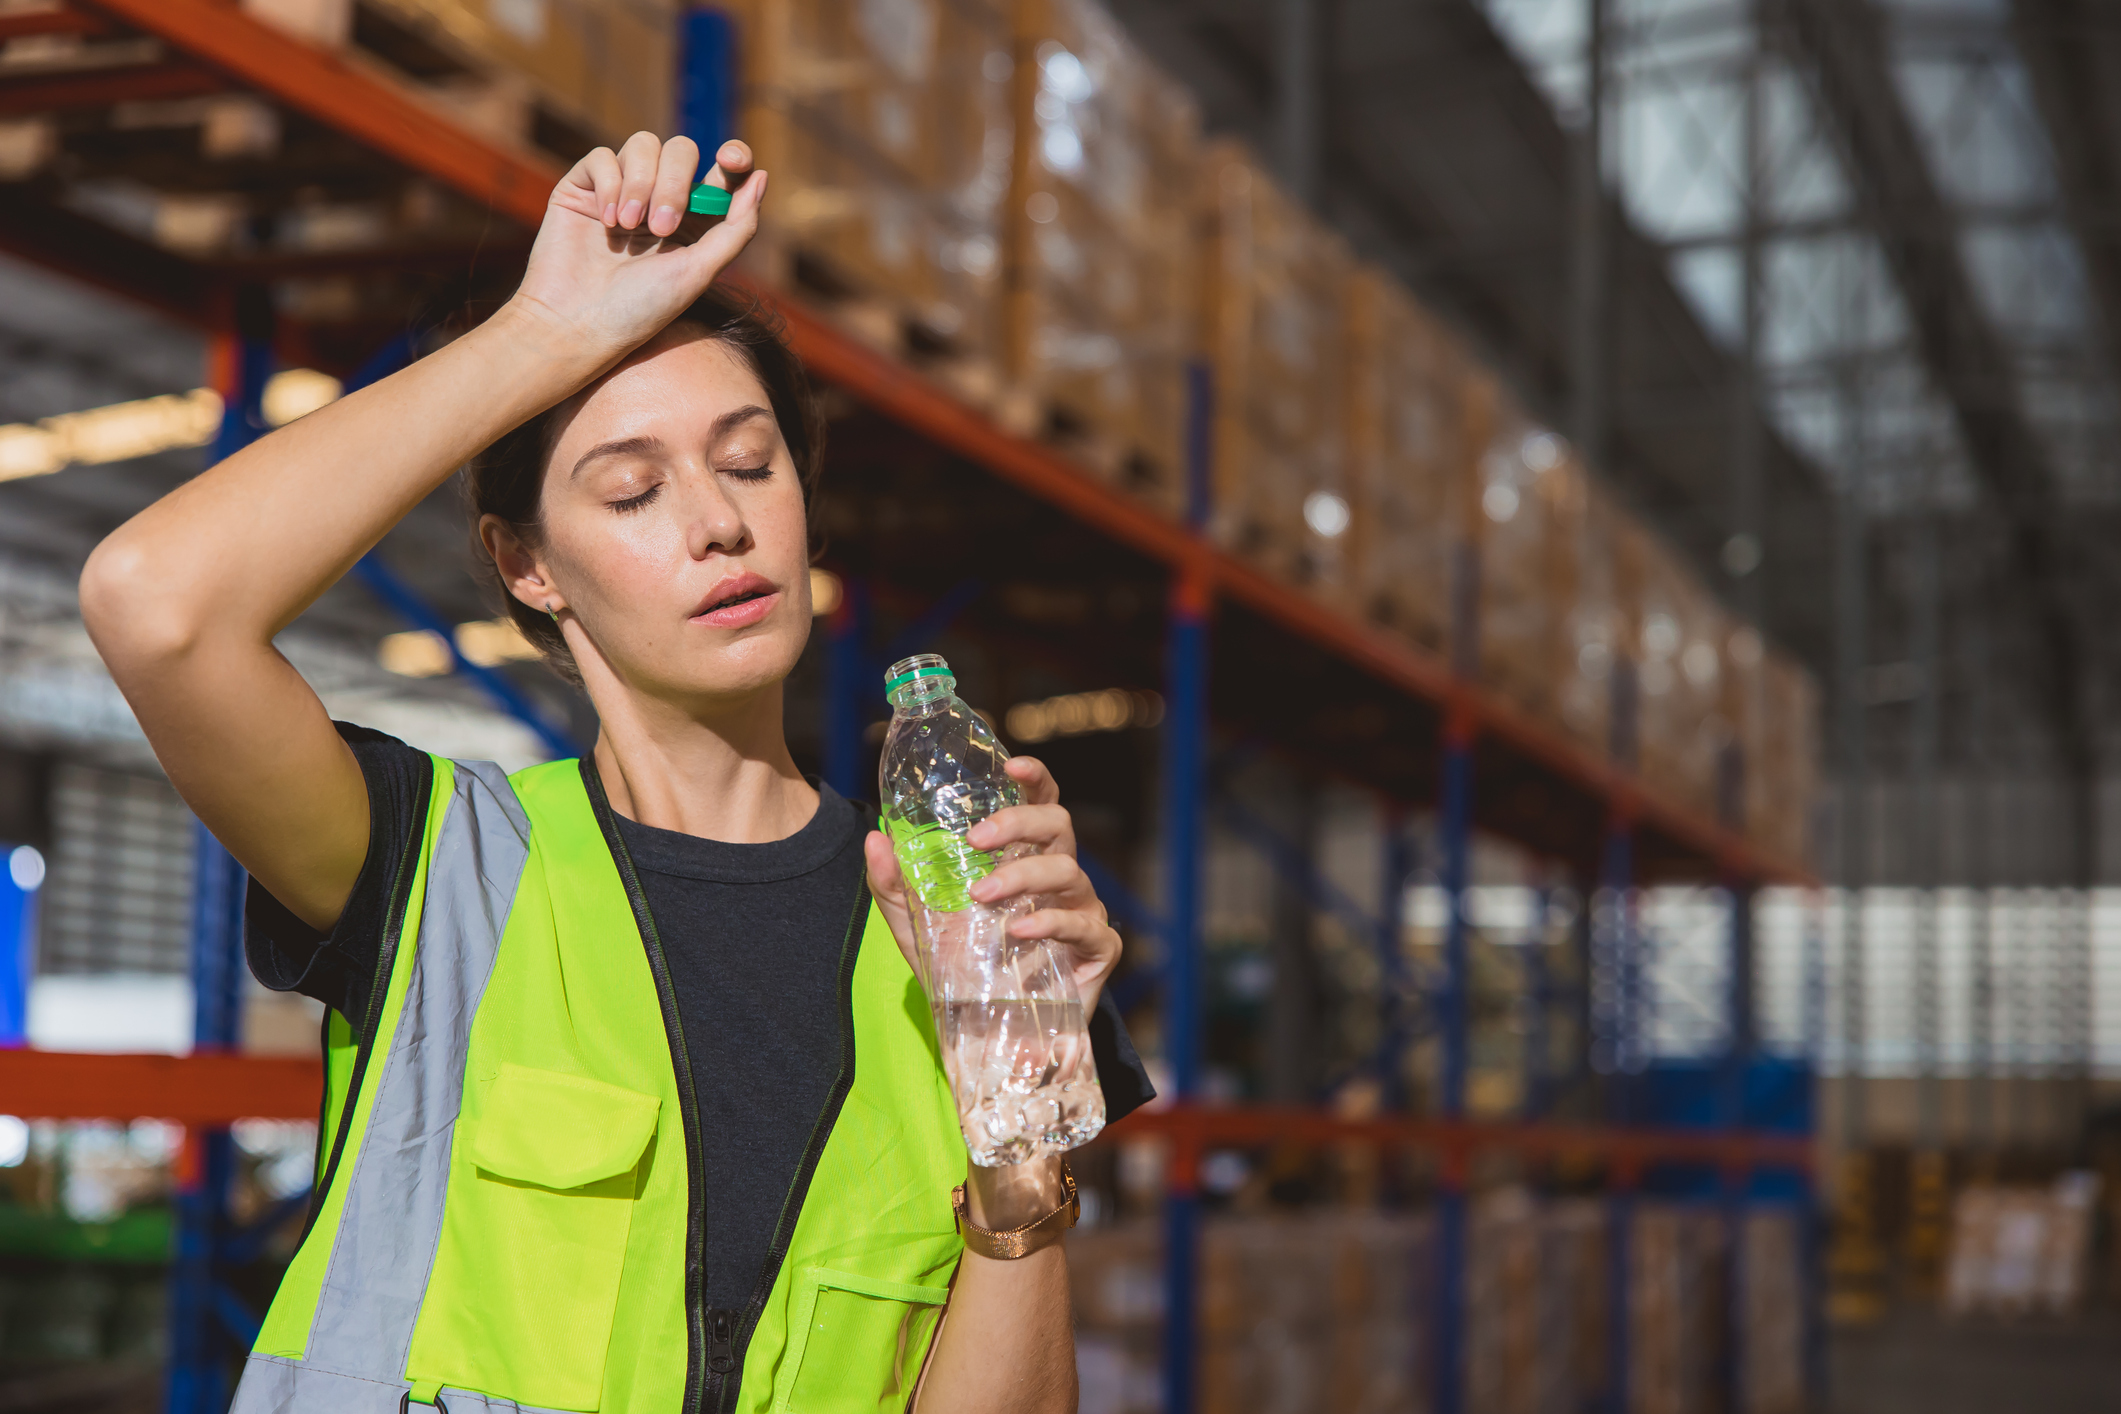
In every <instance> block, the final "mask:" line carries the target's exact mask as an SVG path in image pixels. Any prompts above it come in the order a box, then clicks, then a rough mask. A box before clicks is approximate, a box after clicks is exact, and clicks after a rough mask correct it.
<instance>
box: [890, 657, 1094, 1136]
mask: <svg viewBox="0 0 2121 1414" xmlns="http://www.w3.org/2000/svg"><path fill="white" fill-rule="evenodd" d="M956 687H957V679H956V678H955V677H954V676H953V675H952V674H951V672H950V665H949V664H948V663H946V662H944V661H943V660H942V659H941V658H940V657H938V656H936V655H935V654H933V653H921V654H917V655H915V656H913V657H911V658H906V659H903V660H901V661H900V662H897V663H894V664H893V665H892V667H891V671H890V672H889V673H888V674H886V677H885V683H884V692H885V695H886V696H887V697H889V698H890V699H891V707H892V716H891V729H890V732H889V734H888V735H886V736H885V738H884V753H883V760H882V762H881V764H880V765H879V767H878V771H877V777H878V789H879V795H880V797H881V799H882V802H883V810H884V831H885V833H886V834H888V835H889V836H890V838H891V847H892V851H893V852H894V853H895V854H896V855H897V856H898V862H899V868H900V870H901V871H903V873H904V874H905V876H906V887H907V894H908V900H907V902H908V904H909V905H910V907H911V910H912V914H913V932H914V940H915V944H916V947H915V955H916V957H917V959H918V962H919V971H920V979H921V986H922V987H923V988H924V989H925V990H926V992H927V994H928V1006H929V1010H930V1012H931V1014H932V1015H933V1016H934V1018H935V1031H936V1037H937V1039H938V1041H939V1042H940V1043H941V1046H942V1055H943V1069H944V1072H945V1073H946V1074H947V1075H948V1077H949V1079H950V1085H951V1088H952V1090H953V1091H954V1092H955V1093H956V1096H957V1110H958V1120H959V1124H960V1126H961V1127H962V1129H963V1130H964V1135H965V1146H966V1147H967V1148H968V1149H970V1150H971V1152H972V1161H973V1162H974V1163H976V1164H981V1165H985V1166H987V1167H994V1166H996V1165H1000V1164H1015V1163H1022V1162H1024V1161H1025V1160H1027V1159H1031V1158H1036V1157H1038V1156H1039V1155H1041V1154H1049V1153H1058V1152H1060V1151H1062V1150H1065V1149H1072V1148H1074V1147H1075V1146H1076V1145H1078V1144H1084V1143H1087V1142H1088V1141H1090V1140H1091V1139H1093V1138H1095V1137H1096V1136H1097V1133H1098V1131H1099V1130H1101V1129H1103V1128H1104V1127H1105V1095H1104V1091H1103V1089H1102V1088H1100V1087H1099V1085H1098V1081H1097V1064H1096V1061H1095V1060H1094V1058H1093V1057H1092V1055H1091V1051H1090V1034H1089V1030H1088V1028H1087V1026H1086V1025H1085V1018H1084V1016H1083V1003H1082V996H1081V994H1080V993H1078V992H1077V991H1076V989H1075V977H1074V974H1073V972H1072V971H1071V970H1070V969H1069V967H1068V966H1067V964H1066V960H1065V949H1064V948H1063V947H1060V946H1057V945H1055V944H1052V943H1049V942H1047V941H1045V940H1044V939H1040V938H1030V939H1025V938H1015V937H1011V936H1010V935H1009V931H1008V928H1009V924H1010V923H1011V922H1013V921H1014V920H1016V919H1018V918H1022V917H1025V916H1026V915H1028V914H1030V913H1032V912H1033V911H1034V910H1035V909H1036V907H1037V903H1036V901H1035V900H1033V899H1028V898H1016V899H1011V900H1009V901H1008V902H1006V903H1002V904H991V905H990V904H983V903H978V902H975V901H974V900H973V899H972V897H971V896H970V894H969V893H968V892H967V890H968V889H969V888H970V887H971V886H972V884H973V883H974V882H976V881H977V880H979V879H982V878H984V877H985V876H986V875H987V874H989V873H991V872H992V871H993V870H994V868H995V866H996V865H997V864H1000V863H1002V862H1004V861H1005V860H1008V859H1015V858H1019V857H1022V856H1024V855H1028V854H1032V853H1035V852H1036V851H1035V850H1034V849H1033V848H1032V847H1030V846H1027V845H1012V846H1009V847H1008V848H1007V849H1005V850H1002V851H998V852H995V853H988V852H986V851H982V850H978V849H974V848H973V847H972V846H971V845H970V844H969V843H967V842H966V839H965V832H966V831H968V830H970V829H971V828H972V827H973V826H974V825H976V824H978V823H979V822H980V821H982V820H984V819H986V818H987V817H988V816H989V815H992V814H993V813H994V812H995V811H997V810H1001V809H1004V808H1006V807H1008V806H1011V805H1017V804H1020V803H1021V802H1022V799H1023V796H1022V792H1021V791H1019V790H1018V788H1017V784H1016V782H1015V781H1013V780H1011V779H1010V778H1009V776H1008V774H1007V773H1006V772H1005V771H1003V769H1002V766H1003V763H1004V762H1006V761H1007V760H1008V759H1009V753H1008V752H1007V751H1006V750H1004V749H1003V747H1002V744H1001V742H1000V741H999V740H998V739H997V738H996V737H995V735H994V731H993V729H992V728H991V727H989V726H988V725H987V724H986V723H985V722H984V721H982V720H981V719H980V717H979V715H978V714H977V713H975V712H974V711H973V710H972V709H971V708H970V707H967V706H966V705H965V704H964V703H963V702H962V701H961V700H959V698H958V696H957V694H956Z"/></svg>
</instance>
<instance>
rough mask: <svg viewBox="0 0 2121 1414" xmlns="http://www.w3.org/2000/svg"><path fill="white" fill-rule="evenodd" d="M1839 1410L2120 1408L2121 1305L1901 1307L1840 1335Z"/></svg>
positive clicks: (2024, 1413) (1835, 1372)
mask: <svg viewBox="0 0 2121 1414" xmlns="http://www.w3.org/2000/svg"><path fill="white" fill-rule="evenodd" d="M1829 1359H1830V1362H1831V1363H1830V1365H1829V1370H1830V1372H1831V1388H1832V1391H1833V1399H1832V1402H1831V1404H1830V1405H1829V1406H1828V1407H1829V1409H1830V1410H1831V1414H2121V1310H2117V1309H2115V1308H2113V1307H2107V1308H2104V1309H2101V1310H2097V1311H2093V1312H2089V1313H2087V1314H2084V1315H2081V1316H2075V1317H2070V1318H2058V1317H2042V1318H2039V1319H2028V1320H2022V1321H2001V1320H1996V1319H1994V1318H1990V1317H1984V1318H1981V1319H1978V1320H1976V1319H1966V1320H1952V1319H1949V1318H1947V1317H1945V1316H1942V1315H1939V1314H1938V1313H1937V1312H1935V1311H1929V1310H1920V1309H1901V1310H1897V1311H1895V1312H1894V1313H1893V1314H1892V1315H1890V1316H1888V1317H1887V1318H1886V1319H1885V1320H1884V1321H1883V1322H1882V1323H1880V1324H1879V1325H1877V1326H1876V1327H1873V1328H1872V1329H1869V1330H1865V1331H1854V1332H1837V1333H1836V1334H1835V1336H1834V1338H1833V1343H1832V1348H1831V1353H1830V1356H1829Z"/></svg>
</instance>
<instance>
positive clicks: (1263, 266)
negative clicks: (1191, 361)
mask: <svg viewBox="0 0 2121 1414" xmlns="http://www.w3.org/2000/svg"><path fill="white" fill-rule="evenodd" d="M1201 181H1202V184H1201V201H1202V208H1203V210H1204V212H1205V213H1206V215H1207V221H1206V230H1207V233H1208V242H1207V248H1206V260H1205V262H1204V266H1205V271H1206V275H1207V282H1206V296H1205V301H1204V307H1205V335H1206V336H1205V339H1204V343H1205V346H1206V348H1207V349H1208V352H1209V356H1210V359H1211V361H1212V364H1213V368H1214V378H1215V424H1214V425H1215V453H1214V455H1215V468H1214V477H1213V488H1212V499H1213V505H1212V509H1211V521H1210V528H1211V533H1212V534H1213V536H1214V538H1215V539H1216V540H1217V541H1218V542H1220V543H1221V544H1222V545H1224V546H1225V547H1226V548H1228V549H1230V550H1232V551H1234V552H1235V553H1237V554H1238V555H1240V556H1242V557H1244V558H1246V559H1249V560H1251V561H1252V562H1254V563H1255V564H1257V565H1259V566H1260V567H1261V568H1263V569H1265V570H1267V571H1268V572H1269V573H1271V574H1273V575H1275V576H1277V577H1279V578H1281V579H1282V580H1284V581H1286V582H1287V583H1290V584H1293V585H1297V586H1300V587H1302V588H1305V589H1308V590H1311V591H1313V592H1315V593H1318V594H1320V595H1322V596H1324V597H1326V598H1328V599H1333V600H1336V601H1339V602H1345V601H1346V599H1347V597H1348V588H1349V584H1350V579H1351V576H1350V573H1349V571H1350V566H1349V564H1348V556H1347V530H1348V525H1349V518H1350V508H1349V501H1348V496H1349V489H1350V488H1349V485H1348V475H1347V456H1346V452H1347V439H1346V433H1345V426H1344V423H1345V419H1346V416H1347V397H1346V394H1345V372H1344V369H1343V360H1344V358H1345V355H1346V352H1347V347H1348V344H1347V339H1346V337H1345V333H1344V331H1343V329H1342V322H1343V319H1344V316H1345V310H1346V294H1347V284H1348V280H1349V278H1350V276H1351V275H1352V273H1353V270H1354V263H1353V260H1352V258H1351V257H1350V256H1349V254H1348V250H1347V247H1346V245H1345V244H1344V243H1343V242H1342V241H1341V239H1340V238H1339V237H1338V236H1336V235H1334V234H1333V233H1332V232H1331V231H1328V230H1327V229H1326V228H1325V226H1324V225H1323V224H1321V223H1320V222H1319V220H1318V219H1317V218H1316V217H1314V216H1312V215H1311V214H1310V212H1308V211H1307V210H1305V209H1304V208H1303V207H1302V206H1301V205H1299V204H1298V203H1296V202H1295V201H1293V200H1292V199H1291V198H1290V197H1289V195H1288V194H1287V193H1286V192H1284V191H1282V190H1281V189H1280V187H1279V186H1277V185H1276V184H1275V182H1274V181H1273V180H1272V179H1271V178H1270V177H1268V176H1267V174H1266V172H1265V171H1264V170H1263V169H1262V168H1261V167H1260V166H1259V165H1258V164H1257V163H1256V162H1254V161H1253V160H1252V159H1251V158H1250V157H1249V156H1247V155H1246V153H1245V151H1244V149H1243V148H1242V147H1240V146H1238V145H1237V144H1236V143H1234V142H1227V141H1225V142H1218V143H1214V144H1211V145H1210V146H1209V148H1208V149H1207V155H1206V160H1205V161H1204V163H1203V164H1202V171H1201Z"/></svg>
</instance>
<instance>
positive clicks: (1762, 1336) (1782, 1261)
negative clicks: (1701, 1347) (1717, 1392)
mask: <svg viewBox="0 0 2121 1414" xmlns="http://www.w3.org/2000/svg"><path fill="white" fill-rule="evenodd" d="M1803 1234H1804V1226H1803V1219H1802V1217H1801V1215H1800V1214H1798V1213H1797V1212H1796V1210H1795V1209H1792V1208H1770V1209H1759V1210H1755V1211H1753V1212H1749V1213H1747V1214H1746V1218H1745V1254H1744V1258H1743V1262H1742V1265H1741V1270H1742V1271H1743V1272H1744V1274H1745V1295H1744V1298H1743V1301H1744V1306H1743V1310H1744V1322H1745V1336H1744V1339H1743V1340H1742V1341H1741V1342H1740V1348H1739V1358H1740V1360H1741V1361H1742V1362H1743V1369H1742V1370H1741V1371H1740V1375H1739V1388H1740V1390H1741V1395H1740V1409H1741V1411H1742V1414H1802V1411H1803V1409H1804V1404H1805V1392H1804V1367H1805V1358H1804V1238H1803Z"/></svg>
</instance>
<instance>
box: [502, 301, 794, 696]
mask: <svg viewBox="0 0 2121 1414" xmlns="http://www.w3.org/2000/svg"><path fill="white" fill-rule="evenodd" d="M560 418H561V422H560V432H559V437H558V440H557V442H556V443H555V444H554V447H553V452H552V456H551V458H550V460H549V461H548V462H547V464H546V470H545V483H544V490H543V497H542V501H541V514H540V520H541V522H542V530H543V544H542V545H541V546H540V547H539V548H538V549H537V550H536V551H535V552H534V553H533V554H532V558H534V559H535V561H536V562H537V564H536V567H535V571H534V575H533V576H532V577H526V576H524V575H522V574H519V573H517V571H516V568H515V566H513V565H510V564H508V563H507V562H506V561H504V562H503V569H504V572H507V573H509V574H510V576H511V584H512V586H513V587H514V589H515V591H516V593H517V595H518V597H520V598H522V599H524V600H525V601H526V602H527V603H529V604H530V605H531V606H532V607H534V608H537V609H540V610H542V609H544V608H545V607H546V604H545V602H543V601H541V599H540V598H539V595H540V594H541V593H543V594H545V595H546V597H547V598H549V599H551V600H554V601H556V602H557V603H558V605H559V606H560V608H561V610H562V617H563V618H564V617H566V615H567V614H568V613H569V612H571V613H572V614H573V616H574V617H575V619H576V620H577V621H578V622H579V626H580V629H581V630H582V632H574V633H569V635H568V640H569V642H570V643H571V644H573V645H574V646H575V656H576V659H577V661H578V662H580V663H581V666H582V671H583V677H584V679H585V681H586V682H587V683H588V684H589V686H590V688H591V690H592V692H594V691H595V689H596V688H597V687H598V686H599V685H600V679H602V680H605V681H609V680H612V679H615V680H616V681H617V682H618V683H621V684H624V685H626V686H629V687H631V688H633V689H635V690H636V691H640V692H644V693H647V694H649V695H651V696H654V697H657V698H661V699H664V700H667V701H674V702H679V703H683V704H686V705H688V706H700V707H710V708H711V706H712V705H713V704H714V703H715V702H718V701H721V702H727V701H731V700H735V699H741V698H744V697H748V696H750V695H751V694H753V693H755V692H757V691H758V690H759V689H761V688H764V687H768V686H770V685H772V684H774V683H778V682H779V681H781V680H782V679H783V678H785V677H786V676H787V675H788V673H789V672H790V670H792V669H793V668H794V666H795V663H796V659H797V658H798V657H799V656H800V655H801V654H802V651H803V643H804V641H805V639H806V638H807V637H808V636H809V633H810V573H809V569H810V557H809V529H808V525H807V523H806V519H805V516H804V508H803V490H802V486H801V484H800V482H799V481H798V480H797V477H796V469H795V463H794V461H793V460H792V459H791V458H790V456H789V453H788V447H787V444H786V443H784V442H783V441H782V440H781V431H780V426H779V424H778V423H776V422H775V420H774V416H773V411H772V408H771V406H770V404H769V403H768V401H767V398H766V390H765V389H764V388H763V387H762V386H761V385H760V383H759V380H758V378H757V377H756V376H755V375H753V374H752V372H751V371H750V370H749V369H748V368H746V367H745V365H744V362H743V360H742V359H741V358H740V357H738V356H737V355H735V354H733V353H731V352H730V351H729V350H728V349H727V348H725V347H724V346H723V345H722V344H720V343H718V342H716V341H715V340H713V339H710V338H705V337H702V336H701V335H700V334H699V332H698V331H697V330H694V329H690V328H687V327H686V326H683V325H678V326H674V327H673V328H672V329H670V330H668V331H666V332H665V333H664V334H663V335H662V336H661V337H659V338H657V339H656V340H654V341H653V342H651V343H649V344H647V345H645V346H643V347H642V348H641V349H640V350H639V351H638V352H637V353H635V354H634V355H633V356H632V357H631V358H629V359H627V360H626V361H625V362H624V363H621V364H620V365H619V366H618V367H617V368H616V369H614V370H613V371H612V372H611V373H609V374H607V375H606V376H605V377H604V378H602V379H600V380H599V381H598V382H596V383H593V384H591V385H590V386H589V387H588V388H587V389H585V390H583V392H581V393H579V394H577V395H576V396H575V397H574V398H573V399H572V400H571V401H570V402H569V403H568V404H565V405H563V406H562V407H561V409H560ZM584 633H586V635H587V637H588V639H589V642H590V645H591V647H592V648H593V652H592V653H584V652H583V651H582V645H581V638H582V637H583V634H584ZM598 660H601V662H599V661H598Z"/></svg>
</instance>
